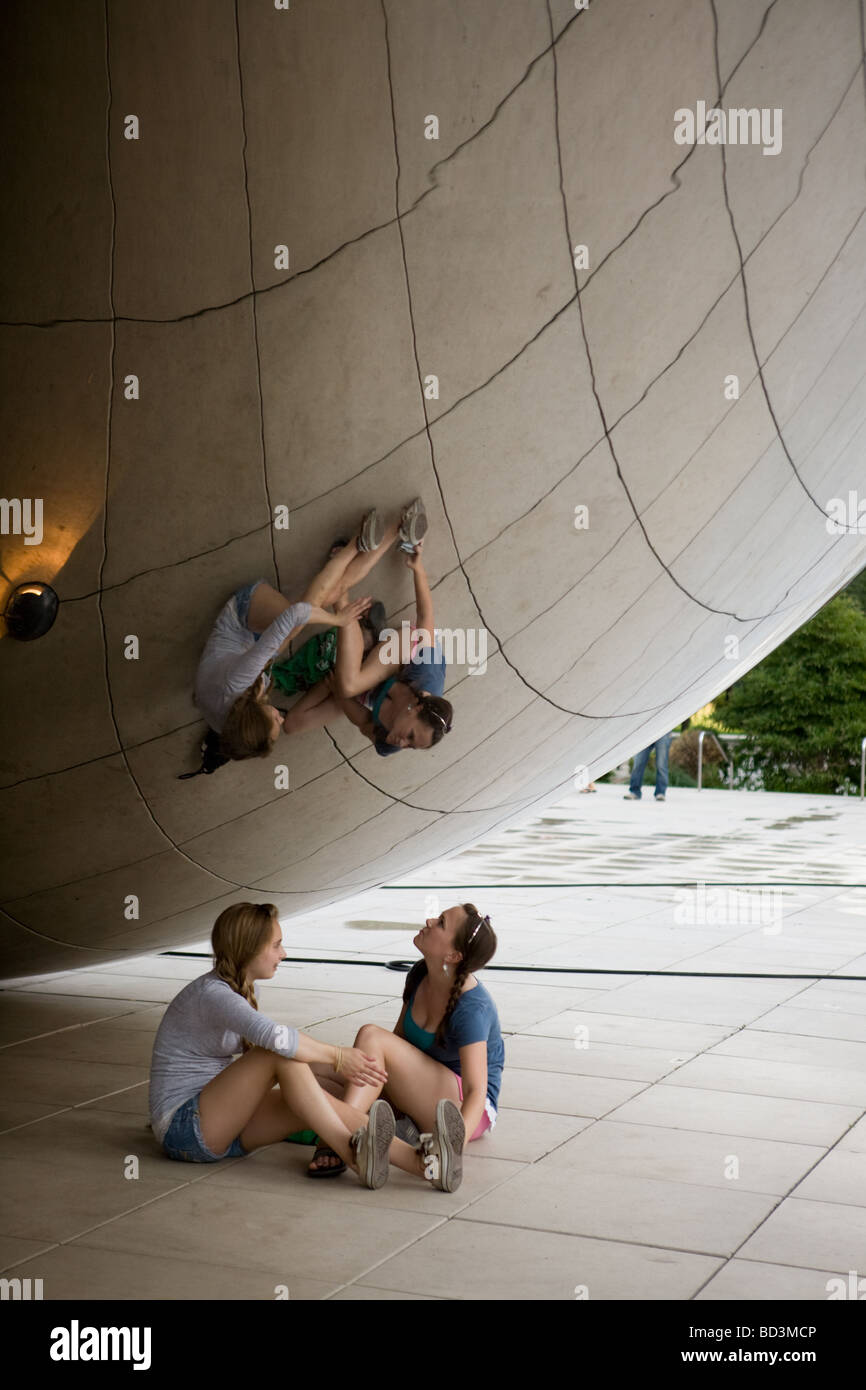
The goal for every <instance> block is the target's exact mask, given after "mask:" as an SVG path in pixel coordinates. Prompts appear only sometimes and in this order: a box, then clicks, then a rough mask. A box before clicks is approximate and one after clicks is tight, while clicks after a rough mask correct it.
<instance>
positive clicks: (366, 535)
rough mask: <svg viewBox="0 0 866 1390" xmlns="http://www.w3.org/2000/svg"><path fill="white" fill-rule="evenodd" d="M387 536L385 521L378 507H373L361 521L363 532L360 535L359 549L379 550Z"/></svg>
mask: <svg viewBox="0 0 866 1390" xmlns="http://www.w3.org/2000/svg"><path fill="white" fill-rule="evenodd" d="M384 537H385V523H384V522H383V521H382V519H381V517H380V516H379V515H378V513H377V511H376V508H375V507H373V508H372V510H371V511H369V512H368V513H367V515H366V516H365V517H364V520H363V521H362V522H361V533H360V535H359V536H358V541H357V545H358V549H359V550H360V551H362V552H363V551H367V550H378V549H379V546H380V545H381V544H382V541H383V540H384Z"/></svg>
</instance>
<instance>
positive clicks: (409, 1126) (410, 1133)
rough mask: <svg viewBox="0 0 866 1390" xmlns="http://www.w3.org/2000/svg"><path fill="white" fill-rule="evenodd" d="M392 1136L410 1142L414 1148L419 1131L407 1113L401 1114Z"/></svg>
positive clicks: (418, 1139) (417, 1141) (419, 1136)
mask: <svg viewBox="0 0 866 1390" xmlns="http://www.w3.org/2000/svg"><path fill="white" fill-rule="evenodd" d="M394 1137H395V1138H397V1139H402V1140H403V1143H404V1144H411V1145H412V1148H413V1149H414V1148H415V1147H416V1146H417V1145H418V1143H419V1141H420V1139H421V1131H420V1129H419V1128H418V1126H417V1125H416V1123H415V1121H414V1120H413V1119H412V1118H411V1117H410V1116H409V1115H401V1116H400V1118H399V1120H398V1121H397V1128H396V1130H395V1132H394Z"/></svg>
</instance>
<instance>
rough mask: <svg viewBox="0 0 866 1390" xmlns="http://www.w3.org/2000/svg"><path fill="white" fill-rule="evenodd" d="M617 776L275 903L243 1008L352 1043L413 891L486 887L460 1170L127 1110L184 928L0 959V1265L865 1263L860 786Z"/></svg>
mask: <svg viewBox="0 0 866 1390" xmlns="http://www.w3.org/2000/svg"><path fill="white" fill-rule="evenodd" d="M622 791H623V789H622V788H621V787H615V786H605V785H602V786H600V787H599V791H598V793H597V794H595V795H588V794H586V795H578V794H575V795H572V796H571V797H569V798H568V799H567V800H566V801H565V802H564V803H562V804H561V805H560V806H558V807H556V808H554V809H552V810H549V811H547V812H545V813H544V814H543V815H540V816H537V817H535V818H534V819H533V820H531V821H529V822H527V823H526V824H524V825H523V826H519V827H517V828H516V829H513V830H509V831H506V832H504V833H501V834H499V835H497V836H496V837H495V838H493V839H491V840H490V841H488V842H487V843H485V844H483V845H480V846H476V847H475V848H473V849H472V850H469V851H466V852H464V853H462V854H460V855H457V856H454V857H453V858H452V859H450V860H443V861H440V862H439V863H437V864H435V865H433V866H431V867H430V868H429V869H427V870H426V871H425V873H424V874H423V875H418V874H416V875H413V876H412V877H411V878H409V879H406V880H403V881H401V883H399V884H395V885H393V886H391V887H389V888H386V889H381V890H379V891H377V892H371V893H367V894H365V895H364V896H363V897H361V898H357V899H355V900H352V901H348V902H343V903H341V904H338V905H332V906H331V907H329V908H327V909H324V910H320V911H317V912H316V913H313V914H310V915H308V916H307V917H305V918H303V919H302V918H295V919H292V920H290V921H287V922H286V923H285V925H284V937H283V939H284V944H285V947H286V950H287V952H288V954H289V956H291V957H300V958H302V959H301V963H298V961H292V962H289V963H286V964H284V965H283V966H282V968H281V970H280V972H279V973H278V975H277V976H276V977H275V979H274V980H273V981H272V982H269V983H268V984H267V985H265V986H263V987H262V997H261V1002H262V1007H263V1009H264V1011H265V1012H267V1013H268V1014H269V1015H270V1016H272V1017H274V1018H275V1019H277V1020H280V1021H284V1022H286V1023H294V1024H297V1025H299V1026H300V1027H302V1028H303V1029H304V1030H305V1031H307V1032H309V1033H311V1034H312V1035H314V1036H316V1037H321V1038H324V1039H327V1040H329V1041H333V1042H336V1043H348V1042H351V1040H352V1039H353V1037H354V1035H355V1032H356V1030H357V1028H358V1027H359V1026H360V1025H361V1024H362V1023H364V1022H368V1021H371V1022H376V1023H380V1024H382V1025H385V1026H392V1025H393V1022H394V1020H395V1019H396V1016H397V1013H398V1009H399V1003H398V1000H399V995H400V993H401V990H402V983H403V976H402V975H400V974H399V973H397V972H395V971H391V970H388V969H387V968H385V967H386V963H387V962H388V961H389V960H394V959H408V958H411V956H412V955H413V950H412V946H411V936H412V935H413V934H414V932H415V931H416V930H417V926H418V924H419V922H420V921H421V920H422V919H423V917H424V916H425V915H427V914H428V913H429V912H430V911H432V910H433V906H434V904H433V899H434V898H437V899H438V900H439V902H440V904H441V906H447V905H449V903H451V902H457V901H474V902H476V903H477V904H478V905H479V907H481V909H482V911H485V912H489V913H490V915H491V918H492V920H493V924H494V927H495V928H496V930H497V933H498V935H499V940H500V949H499V951H498V953H497V956H496V957H495V959H494V962H492V964H493V965H497V966H508V967H510V968H509V969H508V970H497V971H494V970H493V969H489V970H488V971H487V972H486V974H485V975H484V976H483V978H484V980H485V983H486V984H487V986H488V988H489V989H490V990H491V991H492V993H493V994H494V996H495V998H496V1000H497V1003H498V1005H499V1009H500V1016H501V1020H502V1025H503V1031H504V1032H505V1033H506V1034H507V1036H506V1069H505V1074H504V1078H503V1087H502V1095H501V1109H500V1115H499V1121H498V1124H497V1126H496V1129H495V1132H494V1133H493V1134H492V1135H488V1136H487V1137H485V1138H484V1139H483V1140H481V1141H479V1142H477V1143H476V1144H473V1145H472V1147H471V1148H470V1150H469V1152H468V1158H467V1162H466V1164H465V1176H464V1182H463V1185H462V1186H461V1188H460V1189H459V1191H457V1192H456V1193H453V1194H449V1195H447V1194H444V1193H440V1192H435V1191H430V1190H427V1189H426V1188H425V1187H424V1186H423V1185H422V1184H421V1183H420V1182H418V1181H416V1180H413V1179H411V1178H409V1177H408V1176H407V1175H405V1174H402V1173H400V1172H398V1171H396V1170H394V1169H392V1171H391V1176H390V1178H389V1181H388V1183H387V1185H386V1186H385V1188H384V1189H382V1190H381V1191H379V1192H369V1191H367V1190H365V1189H363V1188H361V1187H360V1186H358V1184H357V1183H356V1182H355V1181H354V1179H353V1178H352V1176H351V1175H350V1174H346V1175H345V1176H344V1177H342V1178H340V1179H338V1180H336V1181H334V1182H324V1183H318V1184H314V1183H311V1182H309V1181H308V1180H307V1179H306V1177H305V1176H304V1169H305V1165H306V1161H307V1158H308V1156H309V1153H310V1150H308V1149H305V1148H301V1147H297V1146H291V1145H286V1144H276V1145H273V1146H272V1147H270V1148H268V1149H265V1150H260V1151H258V1152H256V1153H255V1154H253V1155H251V1156H250V1157H248V1158H246V1159H240V1160H234V1161H225V1162H223V1163H219V1164H215V1165H213V1166H202V1167H198V1166H195V1167H193V1166H192V1165H189V1166H187V1165H183V1166H182V1165H180V1164H178V1163H174V1162H172V1161H171V1160H169V1159H168V1158H166V1157H165V1156H164V1155H163V1154H162V1153H161V1151H160V1150H159V1149H158V1147H157V1145H156V1144H155V1142H154V1140H153V1138H152V1136H151V1134H150V1131H149V1130H148V1129H147V1128H146V1120H147V1075H148V1066H149V1060H150V1050H151V1045H152V1040H153V1035H154V1033H155V1030H156V1028H157V1026H158V1023H159V1020H160V1017H161V1015H162V1012H163V1009H164V1006H165V1004H166V1003H167V1002H168V1001H169V1000H170V999H171V998H172V997H173V995H174V994H175V993H176V992H177V991H178V989H180V988H181V987H182V985H183V983H184V982H185V981H186V980H188V979H191V978H193V977H194V976H196V975H198V974H200V973H203V972H204V971H205V970H207V969H208V968H209V961H208V960H207V959H206V958H200V957H196V956H195V955H193V954H187V955H184V956H147V957H138V958H136V959H130V960H129V961H126V962H123V963H120V964H116V965H112V966H103V967H99V968H97V969H94V970H92V971H88V972H76V973H66V974H62V975H52V976H43V977H38V978H33V979H30V980H26V981H23V980H22V981H17V982H13V983H12V984H11V985H10V986H7V987H6V988H5V989H4V990H3V991H2V995H0V997H2V1004H0V1052H2V1066H0V1129H2V1133H0V1189H2V1193H3V1200H2V1216H0V1267H2V1270H3V1273H4V1275H5V1276H7V1277H13V1276H18V1277H22V1278H24V1277H31V1278H42V1279H43V1286H44V1297H45V1298H46V1299H58V1298H75V1299H85V1300H86V1299H105V1298H118V1297H120V1298H127V1299H137V1298H141V1299H150V1298H169V1299H191V1298H207V1299H266V1300H268V1299H273V1298H274V1290H275V1288H276V1287H277V1286H278V1285H285V1286H287V1287H288V1290H289V1295H290V1297H291V1298H292V1299H321V1298H336V1299H370V1300H377V1299H407V1298H426V1299H431V1298H433V1299H436V1298H450V1299H455V1298H456V1299H478V1298H495V1299H556V1300H563V1299H573V1298H574V1297H575V1295H576V1290H577V1291H580V1290H581V1289H584V1288H585V1289H586V1291H587V1292H588V1294H589V1297H591V1298H592V1299H595V1300H608V1299H671V1300H685V1299H697V1300H705V1299H741V1298H742V1299H750V1300H751V1299H755V1300H760V1299H776V1298H781V1299H806V1300H812V1299H815V1300H823V1299H826V1298H827V1297H828V1281H830V1280H832V1279H833V1278H840V1279H843V1280H845V1281H846V1282H847V1281H848V1278H849V1271H852V1270H853V1271H856V1272H857V1273H858V1274H859V1277H860V1278H862V1277H864V1275H866V1118H864V1112H866V984H864V982H863V980H862V979H856V978H853V977H856V976H866V888H864V887H863V886H856V885H863V884H864V882H866V873H864V868H866V865H864V858H866V856H864V852H863V845H864V842H866V835H864V824H866V808H864V805H863V803H861V802H859V801H855V800H854V799H847V800H846V799H841V798H833V797H812V796H808V797H803V796H792V795H772V794H770V795H763V794H750V793H744V792H737V793H730V792H726V791H704V792H701V793H698V792H695V791H681V790H679V789H676V788H675V789H672V790H671V791H669V793H668V800H667V802H666V803H664V805H662V804H659V803H655V802H654V801H653V799H652V792H651V788H645V790H644V799H643V801H642V802H641V803H637V804H636V803H631V802H624V801H623V799H622ZM469 884H471V885H473V886H472V887H469V886H467V885H469ZM479 884H488V885H496V886H488V887H486V888H485V887H479V886H478V885H479ZM607 884H616V885H617V886H616V887H607V886H604V885H607ZM696 884H706V885H707V886H706V888H696V887H695V885H696ZM650 885H651V886H650ZM713 885H716V886H713ZM798 885H799V886H798ZM839 885H849V886H839ZM850 885H853V886H850ZM196 949H200V950H202V951H206V950H207V945H206V943H205V944H204V945H202V946H201V947H199V948H196ZM314 956H316V957H324V958H326V960H325V961H324V962H323V961H316V960H313V959H312V957H314ZM338 958H339V960H340V961H349V962H350V963H348V964H343V963H339V961H338ZM365 961H372V962H374V963H373V964H363V963H362V962H365ZM378 961H381V962H382V964H381V965H379V964H377V963H376V962H378ZM541 966H547V967H555V968H556V970H557V971H561V972H563V973H554V972H553V971H551V973H542V972H540V971H538V969H537V968H538V967H541ZM531 967H535V969H532V968H531ZM569 967H571V968H573V969H572V971H571V973H567V972H568V969H569ZM673 971H681V972H696V973H694V974H689V973H684V974H676V975H675V974H671V973H670V972H673ZM579 972H587V973H579ZM591 972H598V973H591ZM628 972H634V973H628ZM816 975H829V976H832V978H831V979H825V980H816V979H815V978H814V977H815V976H816ZM748 976H751V978H747V977H748ZM810 977H811V978H810ZM130 1155H134V1156H136V1157H137V1158H138V1160H139V1176H138V1178H137V1179H135V1178H128V1177H125V1176H124V1171H125V1168H127V1169H128V1168H129V1166H130V1165H129V1164H128V1162H127V1159H128V1156H130Z"/></svg>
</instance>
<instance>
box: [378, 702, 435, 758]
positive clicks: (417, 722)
mask: <svg viewBox="0 0 866 1390" xmlns="http://www.w3.org/2000/svg"><path fill="white" fill-rule="evenodd" d="M407 706H410V708H408V709H407ZM397 708H398V710H399V711H400V713H399V714H398V715H397V716H396V717H395V719H394V723H393V724H392V725H391V730H390V732H389V734H388V736H387V738H386V739H385V742H386V743H388V744H390V745H391V747H392V748H430V747H432V745H433V730H432V729H431V728H430V725H429V724H426V723H425V722H424V720H423V719H421V718H420V716H419V714H418V706H417V702H416V701H415V700H413V699H412V697H411V696H407V697H406V699H405V703H404V701H403V697H402V696H401V702H400V704H399V705H398V706H397Z"/></svg>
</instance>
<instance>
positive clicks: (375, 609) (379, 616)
mask: <svg viewBox="0 0 866 1390" xmlns="http://www.w3.org/2000/svg"><path fill="white" fill-rule="evenodd" d="M360 623H361V626H362V627H365V628H366V629H367V631H368V632H371V633H372V634H373V641H374V642H380V641H381V640H382V639H381V633H382V629H383V628H384V627H386V626H387V623H388V619H387V617H386V614H385V605H384V603H380V602H379V600H378V599H376V601H375V602H374V603H371V604H370V607H369V608H368V609H367V611H366V613H363V614H362V615H361V618H360Z"/></svg>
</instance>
